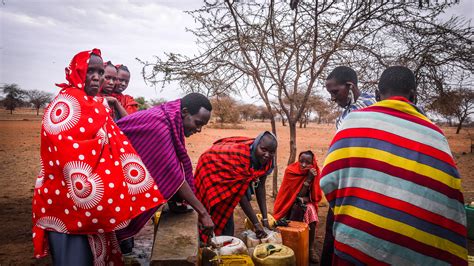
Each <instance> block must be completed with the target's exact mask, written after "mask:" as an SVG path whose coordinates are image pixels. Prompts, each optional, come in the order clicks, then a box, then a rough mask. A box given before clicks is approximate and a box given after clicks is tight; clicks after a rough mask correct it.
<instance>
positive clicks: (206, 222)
mask: <svg viewBox="0 0 474 266" xmlns="http://www.w3.org/2000/svg"><path fill="white" fill-rule="evenodd" d="M198 221H199V228H200V229H201V230H202V232H203V233H204V234H205V235H208V236H209V235H211V234H212V232H213V231H214V222H213V221H212V218H211V216H210V215H209V213H207V212H205V213H203V214H199V216H198Z"/></svg>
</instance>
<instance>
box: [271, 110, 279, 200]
mask: <svg viewBox="0 0 474 266" xmlns="http://www.w3.org/2000/svg"><path fill="white" fill-rule="evenodd" d="M270 123H271V124H272V133H273V134H275V136H277V132H276V122H275V116H272V117H271V118H270ZM272 181H273V186H272V197H273V198H276V196H277V194H278V149H277V150H276V151H275V166H274V168H273V180H272Z"/></svg>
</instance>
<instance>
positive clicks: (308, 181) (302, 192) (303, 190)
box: [296, 168, 318, 203]
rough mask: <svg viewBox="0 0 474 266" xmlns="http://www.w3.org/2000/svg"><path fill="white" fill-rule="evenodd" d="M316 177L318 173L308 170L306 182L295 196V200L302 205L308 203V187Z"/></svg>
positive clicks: (314, 170)
mask: <svg viewBox="0 0 474 266" xmlns="http://www.w3.org/2000/svg"><path fill="white" fill-rule="evenodd" d="M316 175H318V172H317V171H316V169H314V168H311V169H309V172H308V175H307V176H306V180H305V181H304V184H303V187H302V188H301V190H300V192H299V193H298V195H297V196H296V200H299V201H301V202H302V203H308V202H309V197H308V196H307V195H308V192H309V187H310V186H311V184H312V183H313V181H314V177H315V176H316Z"/></svg>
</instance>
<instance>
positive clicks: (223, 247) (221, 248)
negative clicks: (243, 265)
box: [211, 236, 248, 256]
mask: <svg viewBox="0 0 474 266" xmlns="http://www.w3.org/2000/svg"><path fill="white" fill-rule="evenodd" d="M211 242H212V245H213V246H215V247H217V252H218V253H219V255H220V256H224V255H239V254H245V255H246V254H248V250H247V247H246V246H245V244H244V242H243V241H242V240H240V239H238V238H237V237H232V236H217V237H215V238H212V239H211Z"/></svg>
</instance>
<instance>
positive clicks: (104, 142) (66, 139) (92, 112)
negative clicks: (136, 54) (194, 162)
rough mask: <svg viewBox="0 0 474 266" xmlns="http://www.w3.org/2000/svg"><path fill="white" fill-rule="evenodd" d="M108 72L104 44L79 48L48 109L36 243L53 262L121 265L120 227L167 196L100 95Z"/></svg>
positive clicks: (36, 205) (38, 188)
mask: <svg viewBox="0 0 474 266" xmlns="http://www.w3.org/2000/svg"><path fill="white" fill-rule="evenodd" d="M103 73H104V67H103V62H102V58H101V54H100V50H98V49H93V50H91V51H84V52H80V53H78V54H77V55H76V56H74V58H73V59H72V61H71V63H70V65H69V66H68V67H67V68H66V80H67V81H68V84H59V85H58V86H59V87H60V88H61V91H60V92H59V94H58V95H57V96H56V98H55V99H54V100H53V101H52V102H51V103H50V104H49V106H48V107H47V108H46V110H45V113H44V117H43V123H42V128H41V171H40V174H39V176H38V178H37V180H36V185H35V190H34V197H33V244H34V254H35V257H37V258H40V257H43V256H46V255H47V254H48V250H49V252H50V253H51V255H52V258H53V263H54V264H55V265H90V264H92V263H93V264H95V265H101V264H115V265H120V264H123V262H122V256H121V253H120V248H119V247H118V243H117V239H116V237H115V232H114V231H116V230H118V229H121V228H124V227H125V226H127V225H128V223H129V221H130V220H131V219H132V218H134V217H136V216H137V215H139V214H141V213H143V212H145V211H146V210H148V209H151V208H153V207H156V206H157V205H160V204H162V203H163V202H164V199H163V197H162V195H161V193H160V191H159V190H158V187H157V186H156V184H155V183H154V181H153V178H152V177H151V176H150V174H149V173H148V171H147V169H146V168H145V166H144V164H143V163H142V161H141V159H140V157H139V156H138V155H137V153H136V151H135V149H134V148H133V147H132V146H131V144H130V143H129V140H128V139H127V137H126V136H125V135H123V133H122V132H121V131H120V129H119V128H118V127H117V125H116V124H115V123H114V122H113V120H112V118H111V117H110V113H111V110H110V108H109V105H108V103H107V99H105V98H101V97H96V95H97V93H98V91H99V88H100V85H101V83H102V81H103V79H102V75H103ZM110 103H111V104H116V101H115V102H113V101H111V102H110Z"/></svg>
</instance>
